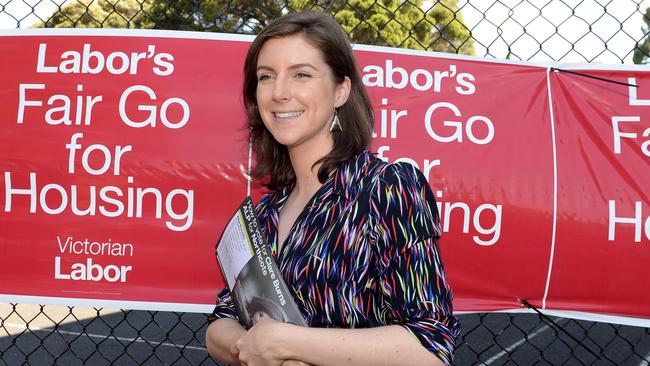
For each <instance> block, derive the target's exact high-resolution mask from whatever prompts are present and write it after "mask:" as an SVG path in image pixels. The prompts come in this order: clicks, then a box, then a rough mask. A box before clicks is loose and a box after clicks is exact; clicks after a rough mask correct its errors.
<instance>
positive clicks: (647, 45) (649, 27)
mask: <svg viewBox="0 0 650 366" xmlns="http://www.w3.org/2000/svg"><path fill="white" fill-rule="evenodd" d="M643 21H644V22H645V24H646V26H645V28H642V29H643V34H646V37H645V39H644V40H643V41H642V42H641V43H640V44H639V45H638V46H637V47H636V48H635V49H634V57H633V58H632V61H634V63H635V64H644V63H646V62H647V60H648V57H649V56H650V7H649V8H647V9H646V10H645V14H644V15H643Z"/></svg>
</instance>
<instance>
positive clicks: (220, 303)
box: [208, 287, 239, 323]
mask: <svg viewBox="0 0 650 366" xmlns="http://www.w3.org/2000/svg"><path fill="white" fill-rule="evenodd" d="M221 318H230V319H234V320H236V321H239V317H238V316H237V311H236V310H235V304H234V303H233V302H232V298H231V297H230V290H229V289H228V288H227V287H226V288H224V289H223V290H221V292H219V294H218V295H217V305H216V306H215V307H214V310H212V314H210V316H209V317H208V322H209V323H212V322H213V321H215V320H217V319H221Z"/></svg>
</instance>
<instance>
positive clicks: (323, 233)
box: [206, 13, 460, 366]
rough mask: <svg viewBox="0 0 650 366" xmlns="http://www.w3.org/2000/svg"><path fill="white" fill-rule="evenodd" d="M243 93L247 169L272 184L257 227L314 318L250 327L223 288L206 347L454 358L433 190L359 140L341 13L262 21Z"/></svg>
mask: <svg viewBox="0 0 650 366" xmlns="http://www.w3.org/2000/svg"><path fill="white" fill-rule="evenodd" d="M244 102H245V105H246V108H247V115H248V122H249V127H250V129H251V135H252V136H251V138H252V141H253V150H254V153H255V157H256V162H257V165H256V167H255V170H254V174H253V175H254V177H255V178H256V179H258V180H262V181H264V182H265V184H266V185H267V187H268V188H270V189H271V190H272V193H270V194H267V195H266V196H264V197H263V198H262V199H261V201H260V203H259V204H258V206H257V211H258V216H259V219H260V223H261V227H262V228H263V230H264V231H265V234H266V237H267V238H268V239H269V241H270V249H271V253H272V255H273V257H274V258H275V259H276V261H277V262H278V267H279V269H280V271H281V273H282V277H283V279H284V280H285V282H286V283H287V285H288V287H289V288H290V289H291V290H292V291H293V294H292V295H293V297H294V299H295V301H296V303H297V304H298V307H299V308H300V310H301V312H302V314H303V315H304V317H305V318H306V320H307V323H308V324H309V327H300V326H296V325H293V324H287V323H282V322H278V321H275V320H273V319H271V318H270V317H266V316H260V317H259V318H260V319H259V321H257V323H256V324H255V325H254V326H253V327H252V328H250V329H249V330H245V329H244V328H243V327H242V326H241V325H240V323H239V322H238V320H239V319H238V317H237V314H236V312H235V308H234V306H233V303H232V300H231V295H230V292H229V291H228V289H224V290H222V291H221V292H220V293H219V295H218V299H217V306H216V308H215V311H214V312H213V314H212V316H211V317H210V320H211V321H212V324H211V325H210V326H209V328H208V331H207V333H206V344H207V346H208V350H209V352H210V354H211V355H213V356H214V357H215V358H217V359H219V360H221V361H222V362H226V363H229V364H243V365H248V366H258V365H284V366H290V365H310V364H314V365H316V364H317V365H441V364H443V363H449V362H450V361H451V359H452V355H453V350H454V343H455V340H456V338H457V337H458V336H459V333H460V324H459V322H458V320H457V319H456V317H454V315H453V313H452V306H451V298H452V295H451V290H450V288H449V286H448V284H447V281H446V279H445V275H444V272H443V267H442V263H441V262H440V256H439V254H438V248H437V239H438V237H439V236H440V233H441V230H440V225H439V219H438V212H437V210H436V202H435V199H434V195H433V193H432V192H431V189H430V187H429V185H428V183H427V181H426V179H425V178H424V176H423V175H422V173H421V172H420V171H419V170H417V168H414V167H413V166H410V165H407V164H387V163H385V162H383V161H382V160H380V159H378V158H376V157H375V156H373V154H371V153H370V152H369V151H368V150H367V148H368V146H369V144H370V136H371V132H372V128H373V115H372V108H371V106H370V101H369V99H368V96H367V94H366V91H365V89H364V87H363V84H362V82H361V80H360V77H359V73H358V71H357V66H356V62H355V60H354V57H353V55H352V48H351V45H350V43H349V41H348V40H347V37H346V35H345V33H344V32H343V30H342V29H341V28H340V26H338V24H337V23H336V22H335V21H334V20H333V19H332V18H331V17H330V16H328V15H325V14H322V13H296V14H291V15H287V16H284V17H282V18H280V19H278V20H276V21H275V22H273V23H271V24H270V25H269V26H268V27H267V28H266V29H264V30H263V31H262V32H261V33H260V34H259V35H258V37H257V38H256V39H255V41H254V42H253V43H252V44H251V47H250V49H249V52H248V55H247V57H246V61H245V65H244ZM333 328H338V329H333Z"/></svg>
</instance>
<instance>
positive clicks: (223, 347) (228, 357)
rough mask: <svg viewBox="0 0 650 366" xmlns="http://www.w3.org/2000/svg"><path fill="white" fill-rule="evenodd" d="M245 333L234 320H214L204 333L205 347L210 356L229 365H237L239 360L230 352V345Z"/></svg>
mask: <svg viewBox="0 0 650 366" xmlns="http://www.w3.org/2000/svg"><path fill="white" fill-rule="evenodd" d="M244 333H246V330H245V329H244V327H242V326H241V324H239V322H237V321H236V320H233V319H229V318H222V319H217V320H215V321H214V322H213V323H212V324H210V326H208V329H207V331H206V332H205V345H206V347H207V348H208V353H209V354H210V356H212V357H214V358H216V359H217V360H219V361H220V362H223V363H226V364H229V365H239V360H238V359H237V358H236V357H235V356H234V355H233V354H232V353H231V352H230V351H231V349H232V345H233V344H234V343H235V342H237V340H238V339H239V338H241V336H242V335H243V334H244Z"/></svg>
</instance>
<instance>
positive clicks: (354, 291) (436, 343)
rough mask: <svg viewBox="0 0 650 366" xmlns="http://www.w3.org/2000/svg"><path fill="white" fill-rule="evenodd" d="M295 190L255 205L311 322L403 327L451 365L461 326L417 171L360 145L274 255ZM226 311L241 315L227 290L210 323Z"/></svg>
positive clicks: (428, 195)
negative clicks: (281, 222) (286, 207)
mask: <svg viewBox="0 0 650 366" xmlns="http://www.w3.org/2000/svg"><path fill="white" fill-rule="evenodd" d="M291 189H292V187H285V188H284V189H282V190H280V191H276V192H274V193H271V194H268V195H266V196H264V197H263V198H262V200H261V201H260V203H259V205H258V206H257V211H258V215H259V220H260V224H261V226H262V228H263V230H264V231H265V233H266V235H267V238H268V240H269V241H270V245H271V252H272V254H273V256H274V257H275V259H276V261H277V263H278V266H279V268H280V271H281V272H282V275H283V277H284V280H285V281H286V283H287V286H288V287H289V288H290V289H292V290H293V295H294V298H295V300H296V303H297V304H298V307H299V308H300V309H301V311H302V313H303V315H304V316H305V318H306V319H307V323H308V324H309V325H310V326H311V327H337V328H367V327H377V326H382V325H392V324H397V325H401V326H403V327H404V328H406V329H407V330H408V331H409V332H411V334H413V335H414V336H415V337H416V338H417V340H418V341H419V342H420V343H421V344H422V345H423V346H424V347H425V348H427V349H428V350H429V351H431V352H433V353H435V354H436V355H437V356H438V357H439V358H440V359H442V360H443V361H445V362H446V363H449V362H451V358H452V355H453V351H454V346H455V340H456V338H458V336H459V335H460V323H459V322H458V320H457V318H456V317H455V316H454V315H453V313H452V303H451V300H452V293H451V289H450V288H449V285H448V283H447V281H446V279H445V274H444V271H443V266H442V263H441V262H440V255H439V253H438V246H437V240H438V238H439V237H440V233H441V230H440V225H439V218H438V212H437V208H436V203H435V199H434V196H433V193H432V192H431V188H430V187H429V184H428V182H427V181H426V179H425V178H424V176H423V175H422V173H421V172H420V171H419V170H418V169H417V168H415V167H413V166H412V165H410V164H405V163H404V164H403V163H397V164H387V163H385V162H383V161H381V160H379V159H377V158H376V157H374V156H373V155H372V154H371V153H370V152H368V151H364V152H362V153H361V154H359V155H357V156H356V157H355V158H353V159H350V160H349V161H347V162H346V163H344V164H342V165H341V166H340V167H339V168H338V169H337V170H336V171H335V172H334V173H333V174H331V175H330V177H329V179H328V180H327V181H326V182H325V183H324V184H323V186H322V187H321V188H320V189H319V190H318V191H317V192H316V194H314V196H313V197H312V199H311V200H310V201H309V202H308V203H307V205H306V206H305V208H304V210H303V211H302V212H301V213H300V215H299V216H298V218H297V219H296V221H295V223H294V225H293V227H292V228H291V231H290V232H289V235H288V237H287V239H286V241H285V242H284V243H283V245H282V246H281V247H280V248H281V251H280V252H278V230H277V228H278V215H279V211H280V210H281V209H282V206H283V204H284V202H285V201H286V199H287V197H288V196H289V193H291ZM223 317H229V318H232V319H236V320H238V318H237V314H236V312H235V308H234V306H233V303H232V300H231V297H230V292H229V290H228V289H224V290H223V291H221V292H220V293H219V295H218V296H217V306H216V307H215V310H214V312H213V313H212V315H211V316H210V320H211V321H214V320H216V319H218V318H223Z"/></svg>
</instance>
